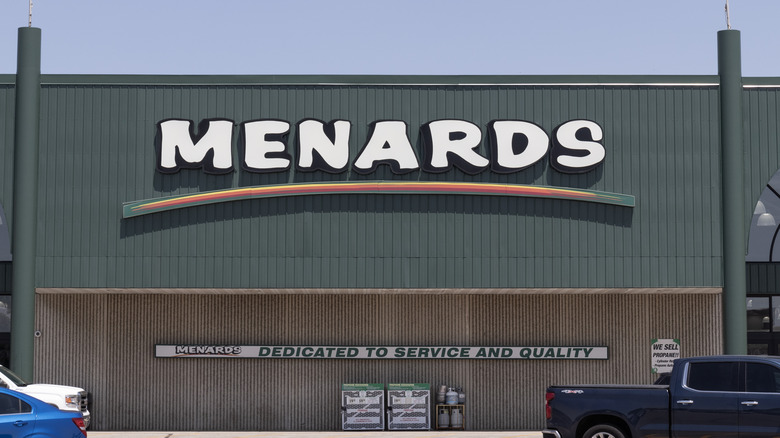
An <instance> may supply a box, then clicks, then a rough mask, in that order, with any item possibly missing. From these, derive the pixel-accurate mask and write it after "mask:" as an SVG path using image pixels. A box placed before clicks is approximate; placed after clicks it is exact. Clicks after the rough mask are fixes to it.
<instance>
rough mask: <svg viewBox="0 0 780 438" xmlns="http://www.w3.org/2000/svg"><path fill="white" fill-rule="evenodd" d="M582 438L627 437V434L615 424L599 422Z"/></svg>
mask: <svg viewBox="0 0 780 438" xmlns="http://www.w3.org/2000/svg"><path fill="white" fill-rule="evenodd" d="M582 438H626V436H625V435H624V434H623V431H621V430H620V429H618V428H617V427H615V426H610V425H609V424H598V425H596V426H593V427H591V428H590V429H588V430H587V431H586V432H585V434H584V435H583V436H582Z"/></svg>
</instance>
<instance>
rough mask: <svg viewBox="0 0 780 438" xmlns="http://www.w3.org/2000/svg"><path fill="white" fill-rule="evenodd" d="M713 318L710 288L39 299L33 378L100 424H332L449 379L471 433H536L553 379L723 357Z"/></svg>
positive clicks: (587, 379)
mask: <svg viewBox="0 0 780 438" xmlns="http://www.w3.org/2000/svg"><path fill="white" fill-rule="evenodd" d="M583 292H584V291H583ZM719 315H720V295H717V294H700V295H698V294H693V295H685V294H662V295H649V294H648V295H643V294H628V295H593V294H581V295H450V296H448V295H424V296H417V295H337V296H322V295H320V296H317V295H54V294H52V295H49V294H45V295H38V301H37V328H38V329H39V330H40V331H41V333H42V335H41V337H39V338H36V358H35V363H36V373H35V378H36V380H37V381H41V382H53V383H54V382H56V383H60V384H72V385H76V386H81V387H84V388H86V389H87V390H88V391H90V393H91V394H92V414H93V416H94V426H93V427H94V430H128V429H134V430H338V429H339V428H340V411H339V403H340V402H339V390H340V385H341V384H342V383H356V382H357V383H360V382H379V383H414V382H422V383H430V384H431V385H433V386H436V385H440V384H449V385H459V386H462V387H463V388H464V390H465V391H466V393H467V405H468V409H467V414H466V415H467V422H466V424H467V425H468V427H469V429H472V430H534V429H537V430H538V429H540V428H541V427H542V425H543V421H544V413H543V400H544V397H543V393H544V389H545V387H546V386H547V385H550V384H566V383H572V384H574V383H593V382H597V383H598V382H601V383H651V382H652V379H653V376H652V374H651V373H650V367H651V362H650V342H651V339H653V338H679V339H680V340H681V343H682V354H683V355H684V356H693V355H702V354H717V353H720V351H721V347H720V344H721V335H722V327H721V319H720V316H719ZM158 343H162V344H176V343H191V344H239V345H258V344H262V345H301V344H307V345H463V346H468V345H477V346H482V345H486V346H490V345H492V346H500V345H529V346H542V345H544V346H555V345H559V346H577V345H590V346H596V345H601V346H607V347H609V355H610V359H609V360H598V361H552V360H539V361H525V360H414V359H410V360H326V359H320V360H316V359H312V360H303V359H299V360H277V359H170V358H159V359H158V358H155V357H154V345H155V344H158ZM67 364H82V365H81V366H68V365H67Z"/></svg>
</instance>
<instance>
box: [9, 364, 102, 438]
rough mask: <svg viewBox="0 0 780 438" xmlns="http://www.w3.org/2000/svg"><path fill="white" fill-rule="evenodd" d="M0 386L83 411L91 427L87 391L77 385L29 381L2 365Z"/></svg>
mask: <svg viewBox="0 0 780 438" xmlns="http://www.w3.org/2000/svg"><path fill="white" fill-rule="evenodd" d="M0 387H3V388H8V389H12V390H14V391H19V392H21V393H24V394H27V395H29V396H31V397H35V398H37V399H38V400H41V401H43V402H46V403H48V404H50V405H52V406H55V407H57V408H58V409H60V410H62V411H75V412H81V415H82V416H83V417H84V425H85V427H89V420H90V415H89V409H88V407H87V405H88V402H89V398H88V395H87V391H85V390H83V389H81V388H76V387H75V386H63V385H50V384H46V383H27V382H25V381H24V379H22V378H21V377H19V376H17V375H16V374H14V372H13V371H11V370H9V369H8V368H6V367H4V366H2V365H0Z"/></svg>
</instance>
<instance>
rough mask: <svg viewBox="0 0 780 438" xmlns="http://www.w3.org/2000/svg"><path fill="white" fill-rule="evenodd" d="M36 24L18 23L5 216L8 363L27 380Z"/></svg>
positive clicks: (37, 95) (37, 102)
mask: <svg viewBox="0 0 780 438" xmlns="http://www.w3.org/2000/svg"><path fill="white" fill-rule="evenodd" d="M40 110H41V30H40V29H38V28H33V27H28V28H20V29H19V43H18V54H17V65H16V123H15V126H14V128H15V131H14V199H13V221H12V222H11V227H12V228H11V251H12V253H13V258H14V260H13V273H12V275H13V280H12V283H11V288H12V290H11V294H12V295H11V296H12V300H13V301H12V313H11V368H12V369H13V370H14V371H16V372H17V373H19V374H20V375H21V376H22V377H23V378H25V379H30V380H32V378H33V369H34V367H33V365H34V364H33V359H34V340H35V334H34V333H35V244H36V238H35V231H36V226H37V223H38V220H37V219H38V218H37V216H38V214H37V210H38V136H39V134H38V130H39V126H40V114H41V111H40Z"/></svg>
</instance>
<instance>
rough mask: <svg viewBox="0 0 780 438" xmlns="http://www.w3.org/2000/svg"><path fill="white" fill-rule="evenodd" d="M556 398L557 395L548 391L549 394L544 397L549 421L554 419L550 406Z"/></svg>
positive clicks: (545, 410)
mask: <svg viewBox="0 0 780 438" xmlns="http://www.w3.org/2000/svg"><path fill="white" fill-rule="evenodd" d="M554 398H555V393H554V392H552V391H547V394H545V395H544V414H545V415H546V416H547V419H548V420H549V419H550V418H552V406H550V402H551V401H552V400H553V399H554Z"/></svg>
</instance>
